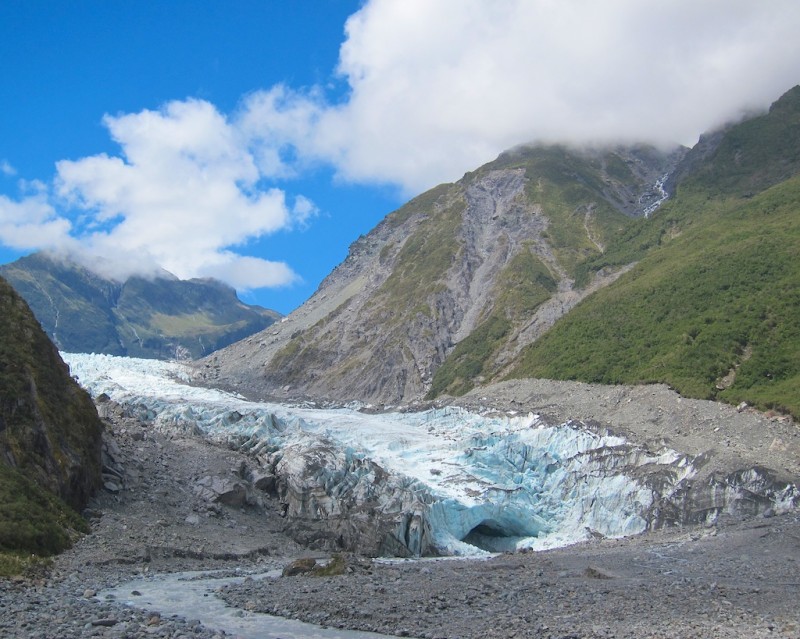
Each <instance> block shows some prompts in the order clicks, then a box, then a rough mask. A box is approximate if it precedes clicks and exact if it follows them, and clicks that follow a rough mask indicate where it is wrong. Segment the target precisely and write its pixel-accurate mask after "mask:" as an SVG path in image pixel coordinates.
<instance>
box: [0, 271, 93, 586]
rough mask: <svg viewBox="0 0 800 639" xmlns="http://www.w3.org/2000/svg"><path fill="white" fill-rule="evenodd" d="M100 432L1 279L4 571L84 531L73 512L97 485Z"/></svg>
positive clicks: (0, 562)
mask: <svg viewBox="0 0 800 639" xmlns="http://www.w3.org/2000/svg"><path fill="white" fill-rule="evenodd" d="M101 432H102V424H101V422H100V420H99V418H98V416H97V412H96V410H95V407H94V404H93V403H92V400H91V398H90V397H89V396H88V395H87V394H86V392H85V391H84V390H83V389H81V388H80V387H79V386H78V384H77V383H76V382H75V381H74V380H73V379H72V378H71V377H70V374H69V369H68V367H67V366H66V364H64V362H63V361H61V358H60V357H59V355H58V351H57V350H56V348H55V346H54V345H53V344H52V343H51V342H50V341H49V339H48V338H47V336H46V335H45V333H44V332H43V331H42V329H41V327H40V325H39V323H38V322H37V321H36V318H35V317H34V316H33V314H32V313H31V311H30V309H29V308H28V306H27V304H26V303H25V301H24V300H23V299H22V298H21V297H20V296H19V295H18V294H17V293H16V292H15V291H14V290H13V289H12V288H11V286H9V285H8V283H7V282H6V281H5V280H3V279H2V278H0V555H2V557H0V571H3V570H10V569H13V568H14V566H17V567H19V565H20V564H19V561H18V559H19V557H24V556H27V555H29V554H30V553H36V554H37V555H48V554H52V553H55V552H58V551H60V550H63V549H64V548H65V547H66V546H68V545H69V541H70V535H71V532H70V531H71V530H75V529H77V530H84V529H85V524H84V523H83V521H82V520H81V519H80V517H78V516H77V515H76V514H75V512H74V511H73V510H71V508H72V509H75V510H80V509H82V508H83V507H84V506H85V504H86V502H87V500H88V498H89V497H90V496H91V494H92V493H93V492H94V490H95V489H96V487H97V486H98V485H99V483H100V470H101V460H100V446H101ZM14 556H16V557H17V558H18V559H14Z"/></svg>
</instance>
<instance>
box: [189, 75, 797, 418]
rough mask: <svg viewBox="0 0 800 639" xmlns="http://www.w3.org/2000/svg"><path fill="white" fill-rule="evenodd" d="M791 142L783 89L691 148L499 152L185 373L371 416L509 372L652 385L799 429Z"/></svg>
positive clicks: (414, 205)
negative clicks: (351, 405)
mask: <svg viewBox="0 0 800 639" xmlns="http://www.w3.org/2000/svg"><path fill="white" fill-rule="evenodd" d="M798 145H800V87H795V88H794V89H792V90H791V91H789V92H787V93H786V94H785V95H784V96H783V97H781V98H780V99H779V100H778V101H777V102H776V103H775V104H774V105H773V106H772V108H771V109H770V110H769V112H768V113H765V114H762V115H759V116H756V117H752V118H750V119H747V120H745V121H742V122H740V123H738V124H732V125H729V126H727V127H725V128H723V129H721V130H719V131H716V132H713V133H710V134H708V135H705V136H703V137H702V138H701V140H700V141H699V142H698V144H697V145H696V146H695V147H694V148H693V149H691V150H687V149H678V150H676V151H674V152H672V153H664V152H659V151H657V150H655V149H651V148H646V147H635V148H616V149H604V150H598V149H595V150H576V149H570V148H566V147H560V146H550V147H520V148H517V149H513V150H511V151H509V152H507V153H504V154H502V155H501V156H500V157H498V158H497V159H496V160H495V161H494V162H491V163H489V164H487V165H485V166H483V167H481V168H479V169H478V170H476V171H474V172H471V173H467V174H466V175H465V176H464V177H463V178H462V179H461V180H459V181H458V182H456V183H454V184H443V185H440V186H438V187H436V188H435V189H432V190H431V191H429V192H427V193H424V194H422V195H421V196H419V197H417V198H415V199H413V200H411V201H410V202H409V203H408V204H406V205H405V206H403V207H402V208H400V209H399V210H397V211H395V212H393V213H391V214H390V215H389V216H387V217H386V219H384V220H383V221H382V222H381V223H380V224H379V225H378V226H377V227H376V228H375V229H374V230H373V231H372V232H370V233H369V234H367V235H366V236H364V237H361V238H359V239H358V240H357V241H356V242H355V243H354V244H353V245H352V246H351V249H350V253H349V255H348V257H347V259H346V260H345V261H344V262H343V263H342V264H340V265H339V266H338V267H337V268H336V269H335V270H334V271H333V272H332V273H331V275H330V276H329V277H328V278H327V279H326V280H325V281H324V282H323V283H322V285H321V286H320V288H319V290H318V291H317V292H316V293H315V294H314V296H312V298H311V299H310V300H309V301H308V302H307V303H306V304H304V305H303V306H302V307H300V308H299V309H298V310H297V311H295V312H294V313H292V314H291V315H290V316H289V317H288V318H286V320H285V321H284V322H282V323H281V324H279V325H275V326H274V327H271V328H270V329H269V330H267V331H265V332H262V333H261V334H259V335H258V336H253V337H252V338H249V339H248V340H247V341H246V342H244V343H240V344H237V345H233V346H231V347H230V348H228V349H226V350H224V351H221V352H220V353H219V354H217V355H215V356H213V357H212V358H209V359H208V360H206V361H205V362H204V368H203V370H202V371H201V373H200V377H204V378H205V379H206V380H209V381H213V382H214V383H222V384H226V385H228V386H229V387H231V388H235V389H237V390H240V391H242V392H245V393H247V394H249V395H251V396H256V397H258V396H272V397H274V398H277V399H285V398H292V397H310V398H313V399H323V400H333V401H346V400H351V399H356V400H361V401H364V402H368V403H373V404H383V405H394V404H397V403H401V402H402V403H408V402H413V401H416V400H420V399H423V398H427V399H433V398H435V397H438V396H440V395H454V396H459V395H462V394H464V393H465V392H469V391H470V390H471V389H473V388H475V387H481V386H483V385H485V384H487V383H489V382H492V381H498V380H501V379H505V378H508V377H510V376H511V377H528V378H530V377H546V378H549V379H578V380H582V381H586V382H599V383H605V384H609V383H610V384H618V383H629V384H638V383H652V382H663V383H667V384H669V385H671V386H672V387H673V388H676V389H678V390H679V391H680V392H681V393H682V394H685V395H687V396H691V397H697V398H705V399H710V398H714V399H720V400H723V401H727V402H731V403H733V404H734V405H736V404H739V403H741V402H747V403H749V404H751V405H754V406H758V407H759V408H762V409H775V408H776V409H778V410H780V411H783V412H789V413H791V414H793V415H796V416H797V415H800V393H799V392H798V391H797V390H796V389H797V388H800V385H798V383H797V382H798V380H800V368H798V365H797V362H800V340H798V339H797V337H796V336H797V335H798V334H800V326H798V321H800V320H798V318H797V313H796V312H794V311H793V309H796V299H797V290H798V289H797V282H798V281H800V271H798V268H800V267H799V266H798V264H799V263H798V261H797V259H796V256H795V258H793V257H792V255H793V252H794V250H795V249H794V247H796V245H797V244H796V243H797V241H800V225H799V224H798V219H800V218H798V216H797V210H798V207H800V182H798V180H800V178H798V177H797V175H798V173H800V157H799V156H798V154H797V149H798V148H800V147H799V146H798ZM580 302H584V303H581V304H579V303H580ZM551 329H552V330H551ZM540 338H543V339H540Z"/></svg>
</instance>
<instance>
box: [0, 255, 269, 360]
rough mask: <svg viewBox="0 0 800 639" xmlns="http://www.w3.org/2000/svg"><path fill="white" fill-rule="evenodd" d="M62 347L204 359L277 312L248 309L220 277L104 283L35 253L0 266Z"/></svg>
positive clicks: (78, 268) (61, 261) (66, 263)
mask: <svg viewBox="0 0 800 639" xmlns="http://www.w3.org/2000/svg"><path fill="white" fill-rule="evenodd" d="M0 275H3V276H4V277H6V278H7V279H8V280H9V282H11V284H12V285H13V286H14V288H15V289H16V290H17V291H18V292H19V293H20V295H22V296H23V297H24V298H25V300H26V301H27V302H28V304H29V305H30V307H31V309H32V310H33V312H34V314H35V315H36V317H37V319H38V320H39V321H40V322H41V324H42V327H43V328H44V329H45V331H46V332H47V334H48V335H49V336H50V338H51V339H52V340H53V341H54V342H55V343H56V344H57V345H58V347H59V348H60V349H61V350H64V351H67V352H79V353H92V352H94V353H107V354H109V355H128V356H132V357H154V358H160V359H169V358H174V357H176V356H184V357H199V356H201V355H205V354H208V353H210V352H212V351H214V350H217V349H219V348H222V347H223V346H227V345H228V344H231V343H233V342H235V341H237V340H239V339H242V338H244V337H247V336H248V335H251V334H253V333H255V332H257V331H259V330H262V329H264V328H266V327H267V326H269V325H270V324H272V323H273V322H275V321H276V319H278V318H279V317H280V315H279V314H278V313H275V312H273V311H268V310H266V309H263V308H261V307H257V306H248V305H246V304H243V303H242V302H241V301H239V299H238V298H237V297H236V292H235V291H234V290H233V289H232V288H230V287H229V286H226V285H224V284H222V283H221V282H217V281H215V280H178V279H177V278H174V277H172V276H169V275H168V274H166V273H165V276H164V277H160V278H154V279H145V278H141V277H131V278H128V279H127V280H126V281H125V282H121V283H120V282H116V281H113V280H110V279H106V278H103V277H101V276H99V275H97V274H95V273H93V272H91V271H90V270H88V269H86V268H84V267H82V266H80V265H79V264H76V263H75V262H72V261H70V260H68V259H65V258H60V257H55V256H50V255H47V254H44V253H36V254H33V255H30V256H27V257H24V258H21V259H19V260H17V261H16V262H13V263H12V264H6V265H3V266H1V267H0Z"/></svg>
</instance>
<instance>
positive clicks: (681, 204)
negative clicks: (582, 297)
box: [512, 87, 800, 417]
mask: <svg viewBox="0 0 800 639" xmlns="http://www.w3.org/2000/svg"><path fill="white" fill-rule="evenodd" d="M715 137H716V139H715V140H714V144H712V145H711V148H709V147H708V145H706V146H705V148H703V149H702V153H700V154H698V153H693V154H690V155H689V156H687V162H688V163H689V164H690V166H691V170H685V169H684V170H683V171H681V172H680V173H681V174H682V180H680V181H679V182H678V184H677V192H676V196H675V198H674V199H673V200H672V201H670V202H669V203H668V204H666V205H665V206H664V207H663V208H662V209H661V210H659V211H658V213H657V214H656V215H654V216H653V218H652V219H651V220H648V221H647V223H642V224H638V225H633V226H632V227H631V228H629V229H628V230H627V231H626V233H625V234H623V235H622V236H621V237H620V238H619V239H618V240H617V241H615V242H613V243H612V244H611V245H610V246H609V248H608V250H607V251H606V253H605V254H604V255H602V256H598V257H595V258H592V259H590V260H588V261H587V263H586V265H585V273H587V274H588V273H591V272H592V271H594V270H597V269H602V268H608V267H614V266H617V265H620V264H624V263H628V262H630V261H633V260H637V259H640V260H641V261H640V262H639V263H638V264H637V266H636V267H635V268H634V269H633V270H631V271H630V272H629V273H628V274H626V275H625V276H624V277H621V278H620V279H619V280H618V281H617V282H616V283H615V284H614V285H613V286H611V287H609V288H608V289H606V290H604V291H601V292H599V293H597V294H596V295H594V296H592V297H591V298H589V299H587V300H586V301H585V302H584V303H583V304H581V305H580V306H578V307H577V308H575V309H574V310H573V311H572V312H571V313H570V314H569V315H568V316H567V317H565V318H564V319H563V320H562V321H561V322H559V323H558V324H557V325H556V326H555V327H554V328H553V330H552V331H550V332H549V333H548V334H547V335H545V336H544V337H543V338H542V339H541V340H539V341H538V342H536V343H535V344H533V345H532V346H530V347H529V348H528V349H527V350H526V352H525V353H524V355H523V356H522V358H521V360H520V362H519V364H518V365H517V366H516V368H515V369H514V371H513V373H512V375H513V376H515V377H531V376H532V377H551V378H562V379H563V378H566V379H578V380H583V381H597V382H605V383H619V382H625V383H639V382H653V381H662V382H666V383H668V384H670V385H671V386H673V387H674V388H675V389H676V390H678V391H679V392H680V393H682V394H685V395H689V396H693V397H700V398H714V399H721V400H724V401H729V402H740V401H746V402H748V403H751V404H754V405H757V406H759V407H762V408H777V409H780V410H785V411H788V412H791V413H792V414H793V415H794V416H796V417H798V416H800V316H798V313H797V310H798V308H800V260H798V257H800V254H799V253H798V247H800V87H795V88H794V89H792V90H791V91H789V92H788V93H787V94H786V95H784V96H783V97H782V98H781V99H780V100H779V101H778V102H776V103H775V104H774V105H773V107H772V108H771V109H770V111H769V113H767V114H765V115H763V116H760V117H757V118H753V119H751V120H749V121H747V122H744V123H741V124H739V125H737V126H733V127H730V128H729V129H727V130H726V131H724V132H723V133H721V134H720V135H717V136H715ZM587 279H588V278H587Z"/></svg>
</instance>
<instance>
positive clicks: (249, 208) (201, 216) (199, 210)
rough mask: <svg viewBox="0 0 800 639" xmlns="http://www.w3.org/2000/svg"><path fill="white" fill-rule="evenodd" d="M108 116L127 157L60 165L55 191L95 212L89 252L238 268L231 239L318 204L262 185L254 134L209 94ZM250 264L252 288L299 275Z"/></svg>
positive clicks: (186, 270) (89, 223)
mask: <svg viewBox="0 0 800 639" xmlns="http://www.w3.org/2000/svg"><path fill="white" fill-rule="evenodd" d="M104 123H105V125H106V126H107V127H108V130H109V131H110V133H111V136H112V138H113V139H114V141H115V142H117V143H118V144H119V145H120V147H121V149H122V157H110V156H107V155H96V156H92V157H87V158H83V159H80V160H77V161H67V160H64V161H61V162H59V163H58V164H57V171H58V176H57V180H56V185H57V193H58V195H60V196H61V197H62V198H64V199H65V200H66V201H68V202H69V203H70V204H71V205H72V206H73V207H76V208H78V209H80V210H82V211H86V212H89V218H88V220H85V221H84V227H85V230H84V232H83V235H82V237H81V240H82V242H83V243H84V245H85V246H86V247H87V248H88V250H89V252H90V253H92V254H96V255H98V254H99V255H103V256H107V257H108V256H118V255H119V254H120V253H122V254H125V255H127V256H138V261H139V262H140V263H142V264H147V265H150V264H158V265H160V266H161V267H163V268H165V269H167V270H168V271H170V272H172V273H174V274H175V275H177V276H179V277H181V278H190V277H199V276H205V275H209V274H210V272H211V271H210V269H211V270H215V272H216V271H217V270H219V268H220V264H227V265H228V267H227V268H228V271H230V272H234V270H235V269H233V266H232V264H234V263H236V260H233V259H232V257H231V256H232V253H231V252H230V247H232V246H237V245H241V244H243V243H245V242H247V241H248V240H250V239H252V238H257V237H260V236H263V235H265V234H269V233H273V232H275V231H277V230H279V229H284V228H287V227H290V226H291V225H292V224H294V223H295V221H298V222H303V221H305V219H306V218H307V217H308V215H309V214H310V212H311V210H312V208H313V207H312V205H311V204H310V203H309V202H307V201H306V200H305V199H301V200H298V202H297V203H296V204H295V208H298V209H299V210H298V213H297V214H295V212H294V211H293V210H292V209H290V208H289V207H288V206H287V204H286V201H285V194H284V193H283V191H280V190H278V189H274V188H272V189H262V188H259V186H258V181H259V180H260V179H261V178H262V173H261V172H260V171H259V169H258V167H257V166H256V162H255V160H254V157H253V155H252V153H251V152H250V150H249V142H248V140H247V139H246V138H245V137H244V136H243V135H242V134H241V133H240V131H239V130H238V129H237V127H236V126H234V125H232V124H231V123H229V122H228V121H227V120H226V118H225V117H224V116H223V115H222V114H220V113H219V112H218V111H217V110H216V109H215V108H214V106H213V105H211V104H209V103H208V102H204V101H200V100H187V101H181V102H177V101H176V102H171V103H169V104H167V105H166V106H165V107H164V108H163V109H161V110H159V111H147V110H145V111H142V112H140V113H135V114H127V115H121V116H117V117H111V116H106V117H105V118H104ZM298 218H299V219H298ZM117 261H119V260H118V259H117ZM126 261H128V260H126ZM134 263H135V262H132V264H134ZM245 263H246V265H247V268H246V269H245V268H244V267H240V268H239V269H238V270H237V271H236V272H237V273H239V275H237V277H241V278H243V279H245V280H246V286H247V287H248V288H257V287H261V286H277V285H281V284H286V283H289V282H291V281H293V280H294V279H295V277H296V276H295V275H294V274H293V273H292V271H291V269H290V268H289V267H288V266H286V265H285V264H276V263H274V262H269V261H267V260H262V259H259V258H248V259H247V260H246V262H245ZM212 267H213V268H212ZM245 271H246V273H247V275H246V277H245V276H244V275H243V273H244V272H245ZM226 272H227V271H226ZM229 281H230V282H231V283H232V284H233V283H234V281H233V280H229Z"/></svg>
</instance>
